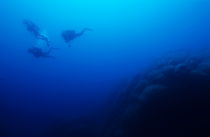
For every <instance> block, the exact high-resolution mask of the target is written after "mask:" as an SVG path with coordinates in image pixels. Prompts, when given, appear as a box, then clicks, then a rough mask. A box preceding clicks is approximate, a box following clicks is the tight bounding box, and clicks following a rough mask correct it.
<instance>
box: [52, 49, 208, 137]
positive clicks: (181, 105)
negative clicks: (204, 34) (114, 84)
mask: <svg viewBox="0 0 210 137" xmlns="http://www.w3.org/2000/svg"><path fill="white" fill-rule="evenodd" d="M209 53H210V52H209V50H201V51H197V52H192V53H189V52H188V53H187V52H178V53H175V54H173V55H171V54H170V55H169V56H164V57H162V58H159V59H158V61H157V62H156V63H155V64H153V65H152V66H150V67H149V68H148V69H147V71H145V72H141V73H140V74H139V75H137V76H136V77H135V78H134V79H133V80H132V81H131V82H130V84H129V85H127V86H126V88H124V91H123V92H120V94H119V97H118V99H116V98H115V99H116V100H114V101H113V102H114V104H115V105H114V107H113V103H112V104H111V105H110V108H111V109H112V110H111V111H110V114H109V115H108V116H107V115H106V116H104V117H103V118H101V119H106V120H105V122H104V123H103V124H104V125H100V126H99V125H97V124H96V123H94V120H93V119H91V120H88V122H87V121H83V122H81V121H78V122H76V121H75V123H77V124H76V126H75V125H74V126H73V125H72V126H63V127H62V126H61V127H60V128H59V130H57V131H56V130H54V133H56V134H53V135H54V136H59V137H66V136H76V137H84V136H88V137H99V136H101V137H180V136H183V137H192V136H202V137H204V136H209V135H210V134H209V132H210V54H209ZM95 120H98V119H97V118H96V119H95ZM102 121H103V120H102ZM57 126H58V125H57ZM51 135H52V134H51Z"/></svg>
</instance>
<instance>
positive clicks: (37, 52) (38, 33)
mask: <svg viewBox="0 0 210 137" xmlns="http://www.w3.org/2000/svg"><path fill="white" fill-rule="evenodd" d="M23 24H24V25H25V26H26V28H27V30H28V31H29V32H30V33H31V34H32V35H33V36H34V37H35V39H36V40H37V41H40V40H41V41H44V42H45V44H46V45H47V48H48V49H47V51H44V50H43V48H41V47H40V46H37V45H35V46H34V47H32V48H29V49H28V52H29V53H31V54H33V55H34V56H35V57H37V58H39V57H45V58H46V57H52V56H50V53H51V51H52V50H53V49H57V48H53V47H52V45H51V43H50V40H49V37H48V35H47V34H46V33H45V32H44V31H43V30H41V29H40V28H39V27H38V26H37V25H36V24H35V23H34V22H32V21H30V20H24V21H23ZM86 31H92V29H90V28H84V29H83V30H82V31H81V32H78V33H76V32H75V31H74V30H65V31H63V32H62V33H61V37H62V38H63V39H64V41H65V42H66V43H68V45H69V47H70V43H71V41H73V40H74V39H75V38H78V37H80V36H82V35H83V34H84V33H85V32H86Z"/></svg>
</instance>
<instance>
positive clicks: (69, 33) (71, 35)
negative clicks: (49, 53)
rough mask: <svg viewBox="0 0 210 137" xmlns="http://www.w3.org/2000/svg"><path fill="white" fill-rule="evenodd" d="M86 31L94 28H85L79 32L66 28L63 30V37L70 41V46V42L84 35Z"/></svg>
mask: <svg viewBox="0 0 210 137" xmlns="http://www.w3.org/2000/svg"><path fill="white" fill-rule="evenodd" d="M86 31H92V29H90V28H84V29H83V30H82V31H81V32H78V33H76V32H75V31H74V30H65V31H63V32H62V34H61V36H62V37H63V39H64V41H65V42H66V43H68V45H69V47H71V44H70V42H71V41H73V40H74V39H75V38H78V37H80V36H82V35H83V34H84V33H85V32H86Z"/></svg>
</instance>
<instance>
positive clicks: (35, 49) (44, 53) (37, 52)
mask: <svg viewBox="0 0 210 137" xmlns="http://www.w3.org/2000/svg"><path fill="white" fill-rule="evenodd" d="M53 49H56V48H52V47H51V48H49V49H48V50H47V51H43V50H42V49H41V48H38V47H32V48H29V49H28V52H29V53H31V54H32V55H34V57H36V58H40V57H42V58H54V57H53V56H51V55H50V53H51V51H52V50H53Z"/></svg>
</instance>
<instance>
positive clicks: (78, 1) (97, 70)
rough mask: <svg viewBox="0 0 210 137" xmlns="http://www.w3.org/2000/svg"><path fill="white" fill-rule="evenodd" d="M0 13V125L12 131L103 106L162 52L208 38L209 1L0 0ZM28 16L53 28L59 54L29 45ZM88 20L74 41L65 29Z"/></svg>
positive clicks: (203, 44) (29, 132) (29, 131)
mask: <svg viewBox="0 0 210 137" xmlns="http://www.w3.org/2000/svg"><path fill="white" fill-rule="evenodd" d="M0 18H1V19H0V47H1V50H0V56H1V58H0V95H1V96H0V100H1V102H0V103H1V104H0V109H1V118H0V119H1V121H2V122H1V123H2V125H0V127H2V129H4V128H5V130H8V131H9V133H10V136H12V137H13V136H14V137H15V136H22V137H23V136H28V137H29V136H30V137H32V136H40V134H41V133H42V132H44V130H46V129H47V128H49V127H50V126H49V125H50V124H51V123H53V122H57V121H70V120H72V119H76V118H79V117H82V116H86V115H92V114H93V113H99V112H101V111H100V110H103V108H106V104H107V101H109V98H110V96H112V95H113V92H114V91H115V90H116V89H117V88H121V87H122V86H123V85H125V84H126V83H128V82H129V80H131V78H132V77H134V76H135V75H136V74H137V73H139V72H140V71H143V70H145V69H146V67H147V65H149V64H150V63H153V62H154V61H155V60H156V59H157V58H158V57H160V56H163V55H164V54H166V53H169V52H173V51H177V50H186V51H187V50H192V49H195V50H197V49H202V48H207V47H209V45H210V1H209V0H129V1H128V0H1V1H0ZM24 19H29V20H32V21H33V22H35V23H36V24H37V25H38V26H39V27H40V28H42V29H44V30H46V31H47V32H48V34H49V38H50V40H51V41H52V44H53V46H54V47H56V48H59V49H58V50H55V51H53V52H52V55H53V56H54V57H55V58H53V59H51V58H35V57H33V56H32V55H31V54H29V53H28V52H27V49H28V48H30V47H32V46H33V45H34V44H35V42H36V40H35V38H34V37H33V36H32V35H31V34H30V33H29V32H28V31H27V30H26V28H25V26H24V25H23V23H22V21H23V20H24ZM84 27H89V28H92V29H93V31H91V32H87V33H85V34H84V35H83V36H81V37H80V38H78V39H76V40H74V41H73V43H72V47H70V48H69V47H68V46H67V44H66V43H65V42H64V41H63V39H62V37H61V32H62V31H64V30H67V29H72V30H76V31H80V30H82V29H83V28H84ZM99 115H100V114H99Z"/></svg>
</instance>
